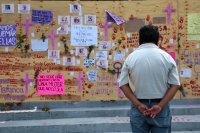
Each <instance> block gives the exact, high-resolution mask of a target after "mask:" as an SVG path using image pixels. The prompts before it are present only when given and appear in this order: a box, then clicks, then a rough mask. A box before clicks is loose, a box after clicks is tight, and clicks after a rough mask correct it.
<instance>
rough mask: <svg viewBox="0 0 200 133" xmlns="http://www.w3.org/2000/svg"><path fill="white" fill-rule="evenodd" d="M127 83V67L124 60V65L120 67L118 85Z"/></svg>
mask: <svg viewBox="0 0 200 133" xmlns="http://www.w3.org/2000/svg"><path fill="white" fill-rule="evenodd" d="M125 84H128V69H127V67H126V61H125V62H124V65H123V67H122V71H121V75H120V78H119V87H121V86H123V85H125Z"/></svg>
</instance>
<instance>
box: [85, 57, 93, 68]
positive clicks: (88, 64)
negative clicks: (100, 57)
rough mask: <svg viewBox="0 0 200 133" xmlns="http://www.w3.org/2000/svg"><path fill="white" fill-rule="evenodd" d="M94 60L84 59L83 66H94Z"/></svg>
mask: <svg viewBox="0 0 200 133" xmlns="http://www.w3.org/2000/svg"><path fill="white" fill-rule="evenodd" d="M94 65H95V60H94V58H84V66H94Z"/></svg>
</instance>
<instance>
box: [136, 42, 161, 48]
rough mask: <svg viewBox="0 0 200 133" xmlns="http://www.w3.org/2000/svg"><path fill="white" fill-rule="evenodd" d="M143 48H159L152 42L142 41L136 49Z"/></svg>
mask: <svg viewBox="0 0 200 133" xmlns="http://www.w3.org/2000/svg"><path fill="white" fill-rule="evenodd" d="M143 48H159V47H158V46H157V45H155V44H153V43H144V44H142V45H140V46H139V47H138V49H143Z"/></svg>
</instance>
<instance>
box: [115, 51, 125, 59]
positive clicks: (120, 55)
mask: <svg viewBox="0 0 200 133" xmlns="http://www.w3.org/2000/svg"><path fill="white" fill-rule="evenodd" d="M123 60H125V52H114V61H123Z"/></svg>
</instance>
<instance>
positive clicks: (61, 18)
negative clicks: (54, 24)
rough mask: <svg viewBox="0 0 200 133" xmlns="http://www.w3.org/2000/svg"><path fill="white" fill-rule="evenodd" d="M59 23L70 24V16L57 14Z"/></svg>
mask: <svg viewBox="0 0 200 133" xmlns="http://www.w3.org/2000/svg"><path fill="white" fill-rule="evenodd" d="M58 24H59V25H70V16H58Z"/></svg>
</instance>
